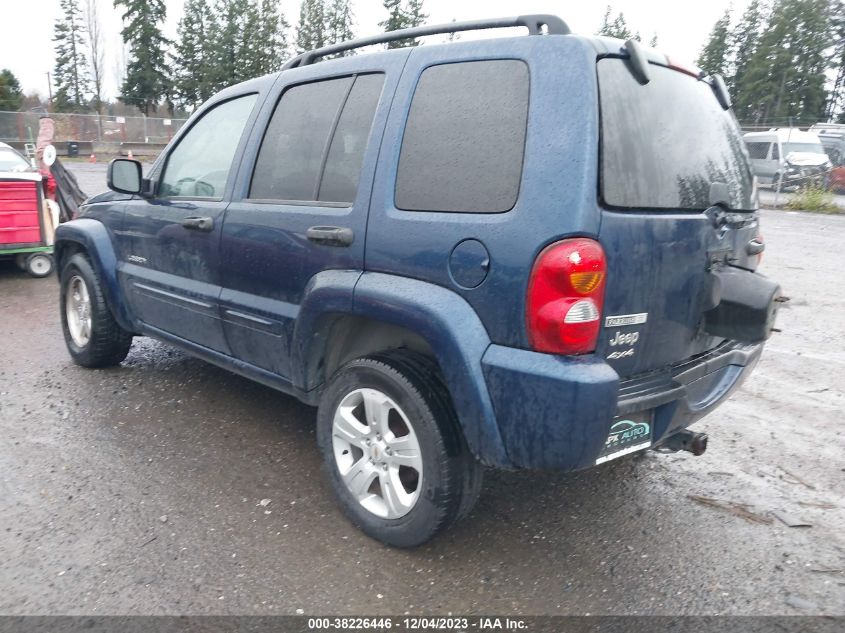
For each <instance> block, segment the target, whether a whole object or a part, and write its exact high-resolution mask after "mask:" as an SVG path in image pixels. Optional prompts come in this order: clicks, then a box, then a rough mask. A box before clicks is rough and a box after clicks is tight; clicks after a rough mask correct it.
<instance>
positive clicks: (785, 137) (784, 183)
mask: <svg viewBox="0 0 845 633" xmlns="http://www.w3.org/2000/svg"><path fill="white" fill-rule="evenodd" d="M743 139H744V140H745V145H746V147H747V148H748V154H749V156H750V158H751V165H752V168H753V170H754V175H755V176H757V179H758V180H759V182H760V184H763V185H771V186H772V187H773V188H776V187H777V186H778V181H780V186H781V187H782V188H784V189H787V188H791V187H797V186H799V185H802V184H806V183H807V182H813V183H815V184H820V185H824V184H825V183H826V180H827V175H828V173H829V172H830V168H831V163H830V159H829V158H828V156H827V154H826V153H825V149H824V147H823V146H822V143H821V141H820V140H819V137H818V136H817V135H816V134H815V133H813V132H805V131H802V130H799V129H798V128H794V127H793V128H772V129H771V130H769V131H767V132H749V133H748V134H745V135H744V136H743Z"/></svg>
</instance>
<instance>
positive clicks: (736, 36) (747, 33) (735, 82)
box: [726, 0, 763, 119]
mask: <svg viewBox="0 0 845 633" xmlns="http://www.w3.org/2000/svg"><path fill="white" fill-rule="evenodd" d="M762 28H763V13H762V11H761V8H760V2H759V1H758V0H751V4H749V5H748V8H747V9H746V10H745V13H743V14H742V19H741V20H740V21H739V23H738V24H737V25H736V27H734V30H733V32H732V33H731V49H732V54H733V67H734V70H733V73H732V75H731V76H730V77H727V78H726V81H727V83H728V89H729V90H730V93H731V100H732V101H733V103H734V111H735V112H736V115H737V117H739V118H740V119H743V118H745V116H746V115H747V113H746V112H744V111H743V108H744V104H741V103H740V98H739V89H740V86H742V85H743V84H744V82H745V75H746V73H747V72H748V65H749V64H750V63H751V58H752V57H753V55H754V52H755V51H756V50H757V42H758V40H759V39H760V32H761V30H762Z"/></svg>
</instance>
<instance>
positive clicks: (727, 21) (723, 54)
mask: <svg viewBox="0 0 845 633" xmlns="http://www.w3.org/2000/svg"><path fill="white" fill-rule="evenodd" d="M730 28H731V10H730V8H728V9H726V10H725V12H724V14H722V17H720V18H719V19H718V20H717V21H716V24H714V25H713V29H712V30H711V31H710V39H708V40H707V44H705V45H704V48H703V49H701V54H700V55H699V56H698V59H697V60H696V62H695V63H696V64H697V65H698V67H699V68H701V70H702V71H704V73H705V74H707V75H722V76H723V77H725V76H726V75H727V74H728V72H727V71H728V63H729V61H730V52H731V43H730Z"/></svg>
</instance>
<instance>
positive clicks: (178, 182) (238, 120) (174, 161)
mask: <svg viewBox="0 0 845 633" xmlns="http://www.w3.org/2000/svg"><path fill="white" fill-rule="evenodd" d="M257 97H258V95H255V94H251V95H246V96H243V97H237V98H235V99H232V100H230V101H225V102H224V103H221V104H219V105H217V106H214V107H213V108H212V109H211V110H209V111H208V112H206V113H205V114H204V115H203V116H202V118H201V119H200V120H199V121H197V122H196V123H195V124H194V125H193V126H191V129H190V130H188V132H187V133H186V134H185V136H183V137H182V138H181V140H180V141H179V144H178V145H177V146H176V148H175V149H174V150H173V151H172V152H170V156H168V157H167V164H166V165H165V167H164V173H163V174H162V177H161V185H160V189H159V194H160V195H161V196H162V197H180V198H222V197H223V190H224V189H225V188H226V181H227V180H228V178H229V172H230V171H231V170H232V160H233V159H234V157H235V151H236V150H237V148H238V143H239V142H240V140H241V135H242V134H243V131H244V126H245V125H246V122H247V120H248V119H249V115H250V113H251V112H252V108H253V106H254V105H255V100H256V99H257Z"/></svg>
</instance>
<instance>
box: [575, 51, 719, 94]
mask: <svg viewBox="0 0 845 633" xmlns="http://www.w3.org/2000/svg"><path fill="white" fill-rule="evenodd" d="M591 40H592V41H593V45H594V46H595V47H596V49H597V51H598V53H599V57H606V56H607V57H610V56H621V55H620V53H623V54H624V53H627V55H628V68H629V69H630V71H631V74H632V75H633V76H634V79H636V80H637V81H638V82H639V83H640V84H641V85H643V86H644V85H646V84H647V83H648V82H650V81H651V70H650V68H649V65H650V64H656V65H658V66H665V67H666V68H671V69H672V70H677V71H679V72H682V73H686V74H687V75H690V76H691V77H695V78H696V79H698V80H700V81H704V82H706V83H708V84H709V85H710V87H711V88H712V89H713V93H714V94H715V95H716V99H718V101H719V105H721V106H722V109H723V110H730V108H731V95H730V93H729V92H728V87H727V85H726V84H725V80H724V79H723V78H722V76H721V75H718V74H717V75H712V76H710V77H705V76H704V72H703V71H702V70H701V69H700V68H697V67H695V66H685V65H682V64H680V63H678V62H676V61H675V60H673V59H672V58H671V57H669V56H667V55H663V54H661V53H658V52H657V51H655V50H653V49H650V48H646V47H645V46H643V45H642V43H641V42H639V41H637V40H635V39H630V40H628V41H626V42H625V44H624V45H623V46H621V47H620V48H618V49H617V50H613V47H612V44H611V42H612V43H614V44H615V43H616V42H618V40H613V39H611V38H604V37H593V38H591ZM601 48H604V49H605V50H604V51H602V50H601Z"/></svg>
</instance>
